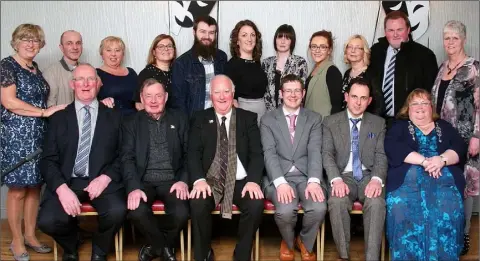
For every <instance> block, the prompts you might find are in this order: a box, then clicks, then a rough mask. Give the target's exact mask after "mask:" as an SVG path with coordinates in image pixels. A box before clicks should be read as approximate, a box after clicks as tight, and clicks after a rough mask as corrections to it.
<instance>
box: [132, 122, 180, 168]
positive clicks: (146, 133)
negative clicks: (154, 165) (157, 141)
mask: <svg viewBox="0 0 480 261" xmlns="http://www.w3.org/2000/svg"><path fill="white" fill-rule="evenodd" d="M136 135H139V136H138V137H137V138H136V140H138V141H139V142H140V144H139V148H142V151H139V152H137V153H136V157H138V161H139V162H140V166H143V168H144V169H143V170H142V173H139V174H140V175H142V176H143V174H144V173H145V168H146V167H147V162H148V157H149V144H150V130H149V129H148V115H147V113H142V114H141V115H140V120H139V124H138V133H136ZM137 148H138V147H137ZM170 155H172V154H170Z"/></svg>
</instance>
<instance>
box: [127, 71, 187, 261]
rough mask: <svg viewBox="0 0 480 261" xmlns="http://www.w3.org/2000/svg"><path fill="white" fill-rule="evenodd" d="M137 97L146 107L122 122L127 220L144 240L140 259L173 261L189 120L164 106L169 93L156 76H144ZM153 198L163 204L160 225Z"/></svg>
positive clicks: (183, 216) (183, 205) (183, 213)
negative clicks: (164, 216)
mask: <svg viewBox="0 0 480 261" xmlns="http://www.w3.org/2000/svg"><path fill="white" fill-rule="evenodd" d="M140 99H141V102H142V104H143V105H144V107H145V110H141V111H139V112H137V113H136V114H135V115H134V116H133V117H131V118H129V119H128V120H126V121H125V122H124V124H123V126H122V137H123V145H122V164H123V171H124V176H125V187H126V189H127V194H128V203H127V206H128V209H129V210H130V212H129V214H128V219H130V220H131V221H132V223H133V224H134V225H135V226H136V227H137V228H139V229H140V230H141V232H142V233H143V234H144V235H145V236H146V238H147V241H148V244H147V245H144V246H143V247H142V249H141V250H140V252H139V255H138V259H139V260H140V261H145V260H148V261H150V260H153V259H154V258H156V257H162V258H163V260H165V261H173V260H176V259H175V253H174V246H175V242H176V239H177V236H178V234H179V232H180V230H181V229H182V227H183V226H184V225H185V224H186V222H187V220H188V201H187V199H188V186H187V182H188V181H187V179H188V175H187V169H186V153H187V140H188V119H187V117H186V115H184V114H183V113H181V112H178V111H173V110H170V109H169V110H168V111H167V110H166V109H165V103H166V101H167V99H168V93H167V92H166V91H165V87H164V85H162V84H161V83H159V82H158V81H157V80H155V79H147V80H145V81H144V83H143V85H142V87H141V89H140ZM155 199H160V200H162V201H163V203H164V204H165V213H166V218H167V220H166V221H165V222H162V227H160V224H159V223H158V222H157V220H156V218H155V217H154V215H153V212H152V208H151V206H152V202H153V201H154V200H155ZM164 232H165V233H164Z"/></svg>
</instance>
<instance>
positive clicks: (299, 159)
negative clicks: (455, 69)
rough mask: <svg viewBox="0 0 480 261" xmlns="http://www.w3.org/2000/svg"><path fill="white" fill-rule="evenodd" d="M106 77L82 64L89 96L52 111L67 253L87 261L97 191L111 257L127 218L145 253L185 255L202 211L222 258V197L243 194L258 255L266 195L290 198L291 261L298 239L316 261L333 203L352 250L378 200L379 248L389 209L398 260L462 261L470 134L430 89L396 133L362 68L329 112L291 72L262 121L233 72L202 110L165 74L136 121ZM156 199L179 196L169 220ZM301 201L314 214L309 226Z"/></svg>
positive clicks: (51, 186)
mask: <svg viewBox="0 0 480 261" xmlns="http://www.w3.org/2000/svg"><path fill="white" fill-rule="evenodd" d="M97 80H98V76H97V75H96V71H95V68H93V67H92V66H90V65H89V64H81V65H79V66H77V67H76V68H75V70H74V71H73V79H72V80H71V81H70V86H71V87H72V89H73V90H74V93H75V101H74V102H73V103H72V104H70V105H69V106H67V107H66V109H65V110H62V111H59V112H57V113H55V114H54V115H53V116H52V117H51V119H50V120H49V129H48V135H47V136H46V139H45V145H44V153H43V157H42V160H41V172H42V173H43V177H44V179H45V180H46V184H47V189H46V192H45V194H44V199H43V202H42V205H41V210H40V213H39V222H38V225H39V227H40V229H41V230H42V231H43V232H45V233H46V234H48V235H50V236H52V237H53V238H54V239H55V241H57V242H58V243H59V244H60V245H61V246H62V248H63V249H64V254H63V260H69V261H70V260H79V257H78V247H79V242H78V228H77V222H76V220H75V218H76V217H77V216H78V215H79V214H80V212H81V209H80V206H81V202H85V201H88V202H91V204H92V206H93V207H94V208H95V209H96V211H97V212H98V214H99V215H98V220H99V227H98V230H97V231H96V232H95V233H94V235H93V240H92V257H91V260H106V256H107V254H108V253H109V251H110V247H111V245H112V242H113V238H114V235H115V233H117V231H118V230H119V228H120V226H122V223H123V221H124V219H125V218H128V219H129V220H130V221H131V222H132V223H133V224H134V225H135V226H136V227H137V228H138V229H139V230H140V231H141V232H142V234H144V235H145V237H146V240H147V244H146V245H144V246H143V247H142V248H141V249H140V251H139V255H138V259H139V260H140V261H144V260H153V259H155V258H157V257H160V258H161V260H164V261H174V260H176V257H175V251H174V248H175V245H176V242H177V241H178V235H179V232H180V231H181V230H182V228H183V227H184V226H185V224H186V222H187V220H188V219H189V218H191V220H192V230H193V247H194V259H195V260H214V253H213V250H212V248H211V237H212V219H211V218H212V217H211V212H212V211H213V210H214V209H215V208H216V206H217V205H219V206H220V212H221V216H222V218H226V219H231V218H232V204H235V205H236V206H237V207H238V208H239V210H240V212H241V214H240V221H239V228H238V241H237V244H236V247H235V250H234V253H233V259H234V260H250V258H251V250H252V246H253V240H254V236H255V232H256V231H257V229H258V228H259V226H260V222H261V219H262V213H263V208H264V200H263V199H264V193H265V197H266V198H268V199H270V200H271V201H272V202H273V204H274V205H275V208H276V212H275V222H276V223H277V225H278V227H279V230H280V233H281V235H282V241H281V245H280V253H279V258H280V260H282V261H284V260H294V258H295V257H294V248H295V247H297V248H299V249H300V253H301V259H302V260H316V254H315V253H314V251H313V248H314V243H315V237H316V234H317V232H318V229H319V227H320V224H321V223H323V222H324V218H325V214H326V213H327V205H328V212H329V216H330V221H331V224H332V231H333V237H334V240H335V244H336V246H337V250H338V253H339V256H340V259H342V260H348V259H349V243H350V216H349V211H350V210H352V205H353V202H354V201H357V200H358V201H360V202H362V203H363V205H364V208H363V212H364V215H363V219H364V227H365V253H366V254H365V258H366V260H379V259H380V246H381V241H382V240H381V238H382V234H383V227H384V222H385V216H386V220H387V236H388V239H389V242H390V245H391V251H392V260H407V259H408V260H423V259H425V258H427V259H430V258H432V257H433V258H434V259H438V258H444V257H446V256H448V260H454V259H457V260H458V255H459V253H460V250H461V247H462V238H461V237H462V235H461V231H463V230H462V226H463V206H462V198H461V194H460V191H463V187H464V185H465V181H464V179H463V176H462V174H461V167H460V166H459V162H460V159H461V158H462V157H464V153H463V152H464V151H465V144H464V143H463V141H462V140H461V138H460V137H459V136H458V133H456V132H455V130H454V129H453V128H452V127H451V126H450V125H448V124H447V123H446V122H444V121H442V120H437V117H436V115H433V114H432V106H431V98H430V95H429V94H428V93H427V92H422V91H416V92H412V94H411V95H410V96H409V97H408V99H407V102H406V104H405V106H404V108H403V109H402V111H401V115H402V117H403V118H405V120H399V121H398V122H397V123H396V124H394V126H393V127H392V129H391V130H390V131H389V132H388V133H387V135H386V137H385V121H384V120H383V119H382V118H380V117H378V116H375V115H373V114H370V113H368V112H365V110H366V108H367V106H368V105H369V104H370V102H371V100H372V98H371V94H370V90H371V89H370V86H369V85H368V83H367V82H365V81H364V80H363V79H359V78H358V79H354V80H352V81H351V83H350V85H349V86H348V89H347V91H346V92H345V101H346V104H347V109H346V110H345V111H342V112H339V113H336V114H333V115H331V116H329V117H326V118H322V116H321V115H320V114H318V113H315V112H312V111H310V110H308V109H305V108H303V107H302V106H301V104H302V100H303V98H304V96H305V88H304V85H303V81H302V80H301V79H300V78H298V77H297V76H295V75H287V76H285V77H284V78H283V79H282V81H281V86H282V88H281V90H280V94H279V95H280V96H281V97H282V99H283V101H284V103H283V105H282V106H280V107H279V108H278V109H276V110H273V111H271V112H268V113H267V114H265V115H264V116H263V117H262V118H261V122H260V128H259V127H258V123H257V115H256V114H255V113H252V112H248V111H245V110H242V109H240V108H236V107H235V106H233V98H234V92H235V89H234V85H233V83H232V81H231V80H230V79H229V78H228V77H227V76H224V75H217V76H215V77H214V78H213V79H212V81H211V85H210V88H211V91H210V95H211V100H212V104H213V107H212V108H209V109H206V110H203V111H199V112H197V113H195V114H194V115H193V117H192V119H191V121H190V122H189V119H188V118H187V116H186V115H184V114H183V113H181V112H178V111H174V110H172V109H165V103H166V102H167V100H168V93H167V92H166V91H165V87H164V86H163V85H162V84H160V83H159V82H157V81H156V80H154V79H149V80H146V81H145V82H144V84H143V86H142V88H141V90H140V98H141V102H142V104H143V106H144V110H141V111H139V112H137V113H136V114H134V115H133V116H130V117H129V118H124V119H122V118H121V116H120V114H119V113H117V112H116V111H115V110H113V109H109V108H107V107H106V106H104V105H103V104H102V103H99V102H98V100H97V98H96V95H97V93H98V87H97V86H98V85H97ZM190 123H191V124H190ZM384 140H385V144H386V148H385V150H384ZM262 147H263V149H262ZM387 158H388V162H389V165H390V166H387ZM446 166H448V168H447V167H446ZM264 168H266V170H267V171H266V172H267V175H263V170H264ZM323 169H325V171H326V174H327V177H328V180H327V181H325V180H324V178H323V174H322V170H323ZM387 170H388V175H387ZM262 179H263V180H262ZM261 185H263V187H261ZM384 186H386V190H385V189H384ZM385 193H386V200H385ZM156 199H160V200H162V201H163V202H164V204H165V212H166V219H164V222H161V223H159V222H158V221H157V219H156V218H155V217H154V215H153V213H152V209H151V205H152V202H153V201H154V200H156ZM299 203H300V206H301V208H302V209H303V211H304V215H303V226H302V229H301V231H300V233H299V235H298V237H296V236H295V231H294V228H295V225H296V222H297V212H298V210H299ZM327 203H328V204H327ZM446 217H448V218H446ZM418 229H420V230H421V231H422V233H417V232H418V231H417V230H418ZM439 238H442V240H443V241H442V242H441V243H440V242H438V241H436V240H437V239H439ZM424 242H426V244H424Z"/></svg>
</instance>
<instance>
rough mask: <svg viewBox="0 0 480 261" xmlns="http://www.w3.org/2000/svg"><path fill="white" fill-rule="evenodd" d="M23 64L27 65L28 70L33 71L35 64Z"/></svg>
mask: <svg viewBox="0 0 480 261" xmlns="http://www.w3.org/2000/svg"><path fill="white" fill-rule="evenodd" d="M25 66H27V68H28V69H29V70H30V71H35V66H33V64H32V66H29V65H28V64H27V63H25Z"/></svg>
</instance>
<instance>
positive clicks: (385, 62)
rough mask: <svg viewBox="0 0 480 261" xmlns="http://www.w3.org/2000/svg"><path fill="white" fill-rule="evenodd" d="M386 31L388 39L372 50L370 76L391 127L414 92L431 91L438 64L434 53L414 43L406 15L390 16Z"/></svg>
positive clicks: (374, 46) (384, 38) (387, 19)
mask: <svg viewBox="0 0 480 261" xmlns="http://www.w3.org/2000/svg"><path fill="white" fill-rule="evenodd" d="M384 27H385V37H382V38H379V39H378V43H376V44H374V45H373V46H372V49H371V58H370V65H369V66H368V74H369V75H370V76H371V77H372V86H373V87H372V88H375V90H376V91H377V92H378V93H382V94H383V99H384V106H383V107H384V108H383V110H382V116H383V117H384V118H385V119H386V120H387V125H390V124H391V122H392V121H393V118H394V116H395V115H396V114H397V112H398V110H400V108H401V107H402V106H403V103H404V102H405V99H406V98H407V96H408V94H409V93H410V92H411V91H412V90H414V89H416V88H422V89H425V90H428V91H430V90H431V89H432V86H433V82H434V81H435V77H436V76H437V71H438V64H437V58H436V57H435V54H434V53H433V52H432V50H430V49H428V48H427V47H425V46H423V45H421V44H419V43H417V42H415V41H413V39H411V34H410V30H411V28H410V21H409V20H408V17H407V16H406V15H405V13H403V12H401V11H393V12H391V13H389V14H388V15H387V16H386V17H385V20H384ZM379 96H380V97H381V96H382V95H379Z"/></svg>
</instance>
